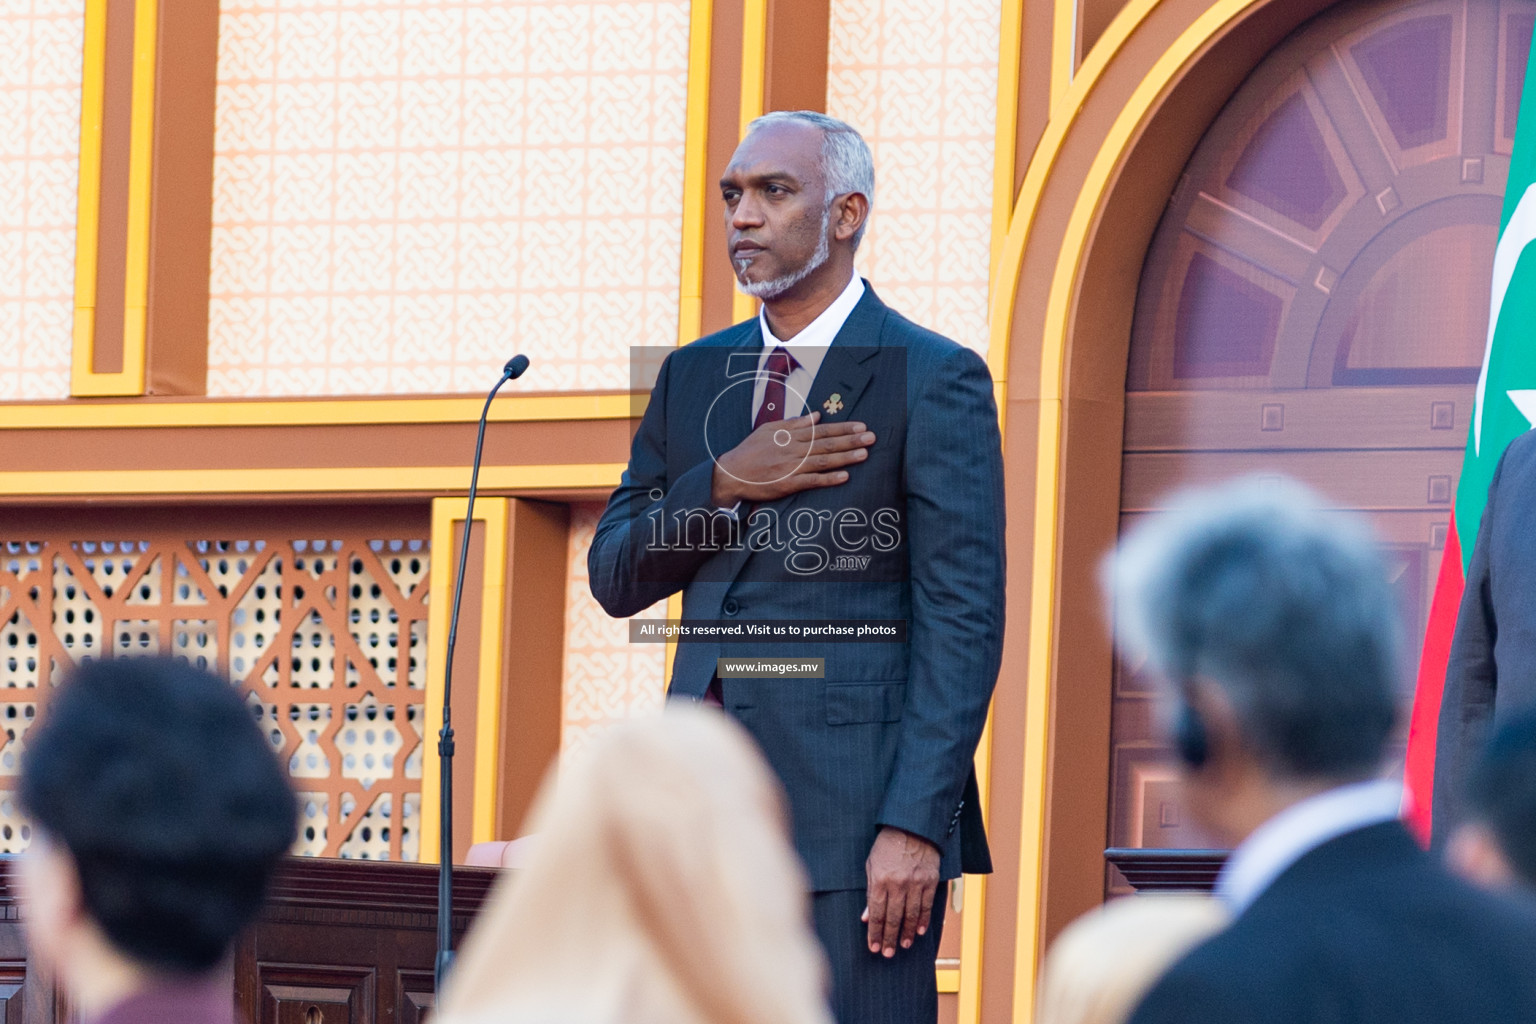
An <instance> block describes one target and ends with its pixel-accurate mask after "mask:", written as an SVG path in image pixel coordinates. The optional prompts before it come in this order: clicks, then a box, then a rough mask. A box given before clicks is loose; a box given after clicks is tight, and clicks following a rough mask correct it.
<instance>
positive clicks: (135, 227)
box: [70, 0, 160, 397]
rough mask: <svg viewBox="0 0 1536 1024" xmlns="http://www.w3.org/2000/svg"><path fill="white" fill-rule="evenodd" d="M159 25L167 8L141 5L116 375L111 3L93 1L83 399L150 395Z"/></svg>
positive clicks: (81, 265) (77, 366)
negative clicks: (106, 345)
mask: <svg viewBox="0 0 1536 1024" xmlns="http://www.w3.org/2000/svg"><path fill="white" fill-rule="evenodd" d="M159 24H160V5H159V4H157V3H141V4H139V5H137V7H136V8H135V9H134V17H133V72H132V87H131V93H130V101H129V103H130V106H129V110H130V114H129V131H128V224H127V232H128V240H127V253H126V262H125V264H124V269H123V275H124V276H123V366H122V369H121V370H119V371H118V372H115V373H97V372H96V368H95V360H96V335H95V320H96V284H97V269H98V262H99V247H100V226H101V222H100V208H101V121H102V109H103V107H102V105H103V102H104V97H105V88H106V87H105V81H106V79H105V76H106V0H100V3H99V4H98V3H96V2H94V0H89V2H88V3H87V5H86V44H85V65H84V71H85V79H84V89H83V92H82V97H83V99H82V106H81V125H80V142H81V145H80V221H79V224H78V227H77V229H76V238H77V241H76V271H75V277H76V283H75V323H74V345H73V355H72V359H71V368H70V393H71V394H73V395H76V396H80V397H87V396H88V397H99V396H105V395H142V394H143V393H144V360H145V357H144V353H145V345H146V331H147V324H148V315H149V233H150V224H149V218H150V199H151V185H152V184H153V170H154V168H153V163H154V144H155V60H156V47H157V45H158V38H157V37H158V32H159ZM87 214H89V216H87ZM87 233H89V235H90V237H89V240H87V237H86V236H87ZM87 289H88V291H87Z"/></svg>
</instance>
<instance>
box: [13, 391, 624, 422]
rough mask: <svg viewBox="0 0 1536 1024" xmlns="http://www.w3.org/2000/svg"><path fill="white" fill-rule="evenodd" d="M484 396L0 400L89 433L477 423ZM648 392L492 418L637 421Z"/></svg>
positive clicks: (577, 397)
mask: <svg viewBox="0 0 1536 1024" xmlns="http://www.w3.org/2000/svg"><path fill="white" fill-rule="evenodd" d="M484 404H485V400H484V399H483V398H476V397H473V396H465V397H446V398H322V399H291V400H284V399H272V400H269V401H254V402H253V401H245V400H232V401H221V400H219V399H202V398H197V399H186V400H175V399H172V400H162V401H153V400H151V401H145V400H139V401H126V402H37V403H32V402H26V403H18V404H14V405H3V404H0V431H5V430H89V429H101V428H103V427H117V428H130V427H175V428H195V427H208V428H211V427H299V426H303V427H321V426H372V425H376V424H386V423H474V422H476V421H477V420H478V419H479V418H480V410H481V409H482V408H483V407H484ZM649 404H650V395H649V394H646V393H640V392H633V393H631V392H607V393H597V392H587V393H578V392H572V393H571V394H565V395H551V394H545V395H523V394H513V395H506V397H503V398H498V399H497V400H496V401H495V403H494V404H492V406H491V412H490V416H489V417H488V418H489V420H490V422H492V423H530V422H555V421H562V420H623V419H634V418H637V417H639V416H641V415H642V414H643V413H644V412H645V408H646V406H647V405H649Z"/></svg>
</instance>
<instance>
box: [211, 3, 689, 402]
mask: <svg viewBox="0 0 1536 1024" xmlns="http://www.w3.org/2000/svg"><path fill="white" fill-rule="evenodd" d="M688 9H689V4H688V2H687V0H650V2H619V0H524V2H507V3H493V4H487V3H483V2H464V0H346V2H327V0H223V3H222V6H221V12H222V13H221V18H222V21H221V27H220V52H219V84H218V124H217V141H216V147H217V151H216V155H215V160H214V232H213V269H212V276H211V283H210V290H211V304H210V320H211V323H210V332H211V341H210V350H209V367H208V389H209V393H210V394H213V395H316V394H380V393H408V392H416V393H420V392H466V391H468V392H479V391H481V390H482V389H484V388H485V387H487V386H488V385H489V383H490V382H491V381H493V380H494V379H495V374H496V371H497V370H499V369H500V367H501V365H502V363H503V362H505V360H506V358H507V357H508V355H510V354H511V353H512V352H514V351H524V352H527V353H528V354H529V355H531V356H532V357H533V359H534V364H535V369H536V373H537V381H536V382H534V380H533V378H529V380H530V386H532V387H536V388H538V389H540V390H567V389H583V390H585V389H600V388H624V387H626V386H627V383H628V370H627V367H628V351H629V347H630V346H631V345H645V344H649V345H667V344H671V343H672V341H673V339H674V338H675V335H676V331H677V299H678V265H679V260H680V246H681V217H682V155H683V135H684V113H685V98H686V87H687V50H688Z"/></svg>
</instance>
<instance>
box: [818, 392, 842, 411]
mask: <svg viewBox="0 0 1536 1024" xmlns="http://www.w3.org/2000/svg"><path fill="white" fill-rule="evenodd" d="M821 407H822V408H823V409H825V410H827V415H828V416H836V415H837V413H838V410H840V409H842V407H843V396H842V395H840V394H838V393H837V392H835V391H834V392H833V393H832V397H831V398H828V399H827V400H826V401H825V402H822V403H821Z"/></svg>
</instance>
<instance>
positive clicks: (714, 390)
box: [699, 320, 763, 459]
mask: <svg viewBox="0 0 1536 1024" xmlns="http://www.w3.org/2000/svg"><path fill="white" fill-rule="evenodd" d="M762 347H763V334H762V330H761V328H759V326H758V324H757V321H755V320H753V321H751V322H749V323H746V324H743V325H742V330H741V333H740V336H739V337H738V338H737V339H736V341H735V343H734V344H732V345H731V347H730V348H729V349H722V350H721V357H720V358H721V361H720V366H719V369H718V371H717V372H715V373H713V374H712V379H711V380H710V381H709V382H708V383H707V384H706V387H707V388H709V391H708V392H707V394H704V395H700V396H699V400H700V401H703V402H708V403H709V407H708V413H707V416H706V419H705V424H704V436H705V438H706V439H707V440H708V441H709V450H710V454H711V456H712V457H713V458H717V459H718V458H719V457H720V456H721V455H724V454H725V453H726V452H728V451H730V450H731V449H732V448H735V447H736V446H737V445H739V444H741V442H742V441H743V440H745V439H746V436H747V435H748V434H750V433H751V432H752V387H753V375H755V374H756V372H757V359H758V356H759V355H760V354H761V350H762Z"/></svg>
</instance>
